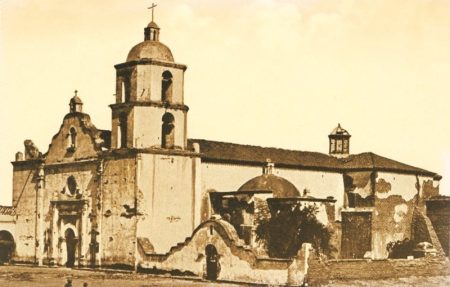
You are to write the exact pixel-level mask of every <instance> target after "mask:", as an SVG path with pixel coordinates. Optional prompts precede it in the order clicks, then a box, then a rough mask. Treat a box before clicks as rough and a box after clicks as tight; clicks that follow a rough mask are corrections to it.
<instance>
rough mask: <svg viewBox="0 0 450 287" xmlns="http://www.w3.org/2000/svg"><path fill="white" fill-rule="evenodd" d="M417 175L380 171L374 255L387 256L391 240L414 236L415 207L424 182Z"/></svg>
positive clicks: (374, 230)
mask: <svg viewBox="0 0 450 287" xmlns="http://www.w3.org/2000/svg"><path fill="white" fill-rule="evenodd" d="M427 180H431V181H432V178H424V177H422V178H421V179H419V178H418V177H417V176H415V175H406V174H396V173H386V172H378V174H377V177H376V182H375V211H374V214H373V222H372V226H373V231H372V252H373V256H374V258H386V257H387V256H388V252H387V250H386V245H387V244H388V243H389V242H391V241H397V240H403V239H405V238H409V239H411V225H412V215H413V210H414V206H416V205H418V204H419V192H420V191H421V190H423V182H426V181H427Z"/></svg>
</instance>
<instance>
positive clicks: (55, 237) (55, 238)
mask: <svg viewBox="0 0 450 287" xmlns="http://www.w3.org/2000/svg"><path fill="white" fill-rule="evenodd" d="M52 208H53V212H52V214H53V216H52V237H51V244H52V246H51V256H50V264H51V265H54V264H57V262H58V261H57V258H58V255H59V250H58V243H59V228H58V217H59V210H58V206H57V205H56V203H53V205H52Z"/></svg>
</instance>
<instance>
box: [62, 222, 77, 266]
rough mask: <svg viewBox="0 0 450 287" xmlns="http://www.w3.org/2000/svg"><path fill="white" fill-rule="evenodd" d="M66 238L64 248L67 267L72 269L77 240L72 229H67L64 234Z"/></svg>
mask: <svg viewBox="0 0 450 287" xmlns="http://www.w3.org/2000/svg"><path fill="white" fill-rule="evenodd" d="M64 235H65V238H66V248H67V262H66V266H67V267H73V266H74V265H75V254H76V250H77V249H76V247H77V239H76V237H75V232H74V231H73V229H72V228H67V230H66V232H65V234H64Z"/></svg>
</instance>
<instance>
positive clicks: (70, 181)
mask: <svg viewBox="0 0 450 287" xmlns="http://www.w3.org/2000/svg"><path fill="white" fill-rule="evenodd" d="M67 189H68V190H69V192H70V194H71V195H74V194H76V193H77V191H78V184H77V181H76V180H75V177H74V176H73V175H71V176H69V177H68V178H67Z"/></svg>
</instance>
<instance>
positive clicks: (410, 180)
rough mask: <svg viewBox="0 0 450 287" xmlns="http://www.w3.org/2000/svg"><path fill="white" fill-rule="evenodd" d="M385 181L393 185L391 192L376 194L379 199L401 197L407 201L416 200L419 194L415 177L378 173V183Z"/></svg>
mask: <svg viewBox="0 0 450 287" xmlns="http://www.w3.org/2000/svg"><path fill="white" fill-rule="evenodd" d="M380 179H384V180H385V181H386V182H389V183H390V184H391V190H390V191H389V192H387V193H384V192H383V193H380V192H376V196H377V197H378V198H387V197H388V196H389V195H400V196H402V197H403V199H405V200H406V201H409V200H411V199H413V198H414V196H415V195H416V194H417V193H418V191H417V189H416V183H417V178H416V176H415V175H410V174H398V173H387V172H378V176H377V181H379V180H380Z"/></svg>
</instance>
